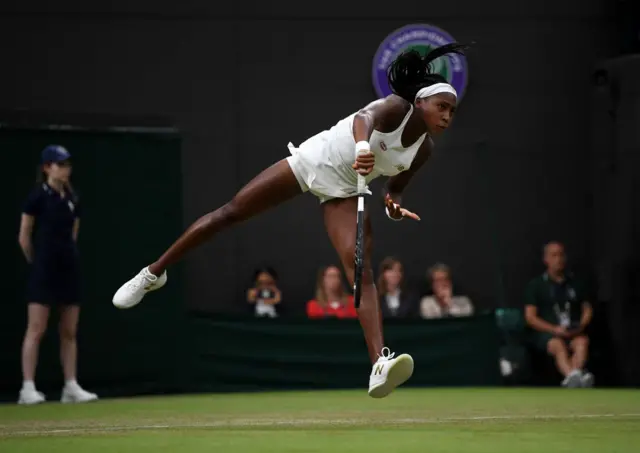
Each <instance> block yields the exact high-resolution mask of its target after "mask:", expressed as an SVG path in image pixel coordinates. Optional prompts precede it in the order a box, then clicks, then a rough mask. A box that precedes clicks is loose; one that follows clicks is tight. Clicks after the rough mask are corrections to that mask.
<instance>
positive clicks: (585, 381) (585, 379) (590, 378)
mask: <svg viewBox="0 0 640 453" xmlns="http://www.w3.org/2000/svg"><path fill="white" fill-rule="evenodd" d="M581 380H582V386H583V387H587V388H590V387H593V384H594V383H595V380H596V378H595V376H594V375H593V373H589V372H588V371H587V372H586V373H583V374H582V377H581Z"/></svg>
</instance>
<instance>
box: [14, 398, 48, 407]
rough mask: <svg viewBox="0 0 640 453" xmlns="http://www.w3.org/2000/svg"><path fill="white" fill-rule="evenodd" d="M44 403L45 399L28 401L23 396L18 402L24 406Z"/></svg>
mask: <svg viewBox="0 0 640 453" xmlns="http://www.w3.org/2000/svg"><path fill="white" fill-rule="evenodd" d="M42 403H44V401H34V402H31V403H30V402H28V401H25V400H23V399H22V398H21V399H19V400H18V404H21V405H23V406H35V405H36V404H42Z"/></svg>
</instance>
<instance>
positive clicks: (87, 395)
mask: <svg viewBox="0 0 640 453" xmlns="http://www.w3.org/2000/svg"><path fill="white" fill-rule="evenodd" d="M97 399H98V395H96V394H95V393H91V392H87V391H86V390H85V389H83V388H82V387H80V386H79V385H77V384H76V385H65V386H64V388H63V389H62V397H61V398H60V402H61V403H88V402H90V401H96V400H97Z"/></svg>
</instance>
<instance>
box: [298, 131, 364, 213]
mask: <svg viewBox="0 0 640 453" xmlns="http://www.w3.org/2000/svg"><path fill="white" fill-rule="evenodd" d="M322 145H323V143H322V140H319V141H315V140H307V141H306V142H304V143H303V144H302V145H301V146H300V148H296V147H295V146H294V145H293V144H292V143H289V144H288V145H287V147H288V148H289V152H290V153H291V156H289V157H287V162H288V163H289V166H290V167H291V170H292V171H293V174H294V175H295V177H296V179H297V180H298V184H300V188H301V189H302V191H303V192H311V193H312V194H314V195H315V196H316V197H317V198H318V199H319V200H320V203H324V202H325V201H329V200H332V199H334V198H350V197H354V196H356V195H357V193H358V191H357V175H356V173H355V171H354V170H353V169H352V168H351V167H350V166H349V165H346V164H344V163H335V162H332V159H331V156H330V155H329V154H330V152H328V151H327V148H326V147H324V146H322ZM334 160H335V159H334ZM374 177H375V176H374V175H373V174H371V175H369V176H368V177H367V183H368V182H369V181H370V180H371V179H373V178H374ZM367 193H368V194H369V195H371V192H370V191H369V189H368V188H367Z"/></svg>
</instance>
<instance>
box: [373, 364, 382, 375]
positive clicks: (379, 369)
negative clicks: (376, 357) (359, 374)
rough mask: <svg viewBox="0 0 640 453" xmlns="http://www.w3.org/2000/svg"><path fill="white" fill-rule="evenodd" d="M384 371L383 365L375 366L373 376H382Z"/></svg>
mask: <svg viewBox="0 0 640 453" xmlns="http://www.w3.org/2000/svg"><path fill="white" fill-rule="evenodd" d="M383 369H384V365H383V364H381V363H378V364H376V368H375V370H373V374H382V370H383Z"/></svg>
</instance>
